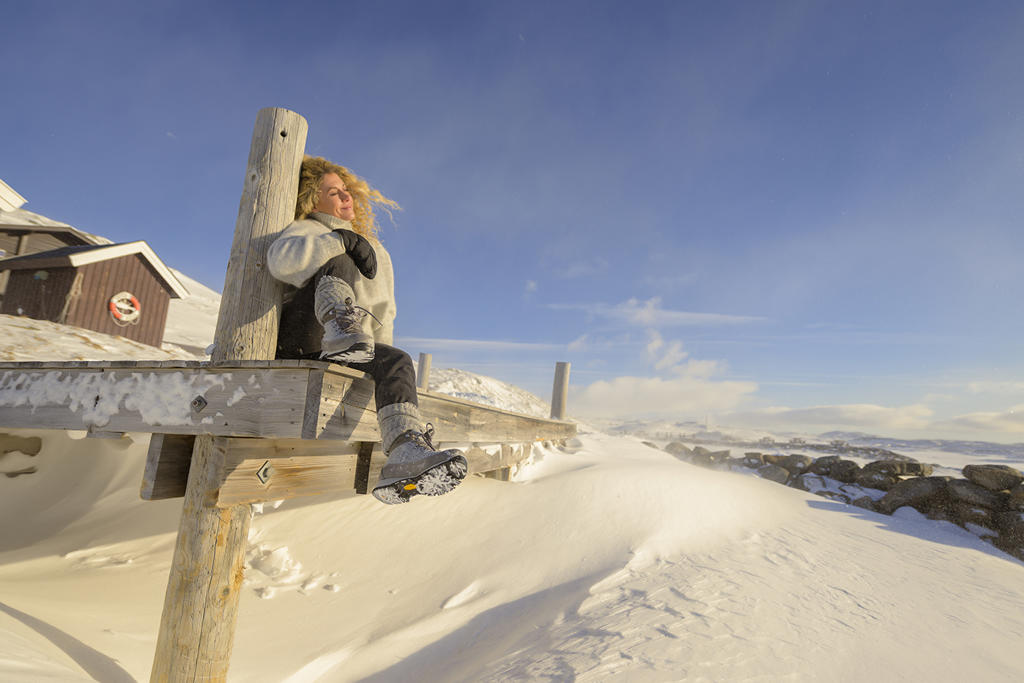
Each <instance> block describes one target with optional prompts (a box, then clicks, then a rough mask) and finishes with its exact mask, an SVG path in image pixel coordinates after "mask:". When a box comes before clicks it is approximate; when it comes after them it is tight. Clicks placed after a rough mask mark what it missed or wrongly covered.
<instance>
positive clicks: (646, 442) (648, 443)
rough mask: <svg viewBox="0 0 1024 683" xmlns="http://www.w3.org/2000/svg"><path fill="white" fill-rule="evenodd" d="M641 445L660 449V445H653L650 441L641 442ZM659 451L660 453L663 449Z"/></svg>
mask: <svg viewBox="0 0 1024 683" xmlns="http://www.w3.org/2000/svg"><path fill="white" fill-rule="evenodd" d="M640 443H642V444H643V445H645V446H648V447H650V448H658V444H656V443H652V442H650V441H641V442H640ZM658 450H659V451H660V450H661V449H660V448H658Z"/></svg>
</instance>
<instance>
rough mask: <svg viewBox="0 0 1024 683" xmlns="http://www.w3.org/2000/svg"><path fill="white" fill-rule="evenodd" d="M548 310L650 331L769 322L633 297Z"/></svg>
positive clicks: (550, 305)
mask: <svg viewBox="0 0 1024 683" xmlns="http://www.w3.org/2000/svg"><path fill="white" fill-rule="evenodd" d="M548 307H549V308H552V309H555V310H563V311H584V312H586V313H587V314H588V315H592V316H594V317H597V318H605V319H607V320H611V321H614V322H616V323H618V324H622V325H629V326H637V325H639V326H642V327H649V328H663V327H679V326H712V325H745V324H749V323H755V322H763V321H765V320H766V318H763V317H759V316H747V315H730V314H725V313H692V312H689V311H672V310H669V309H665V308H662V307H661V297H653V298H651V299H647V300H646V301H641V300H640V299H636V298H632V299H628V300H626V301H624V302H622V303H619V304H548Z"/></svg>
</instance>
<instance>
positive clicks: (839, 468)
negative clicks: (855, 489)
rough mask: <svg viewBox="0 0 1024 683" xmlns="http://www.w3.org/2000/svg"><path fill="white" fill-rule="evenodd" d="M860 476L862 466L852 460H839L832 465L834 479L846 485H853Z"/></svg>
mask: <svg viewBox="0 0 1024 683" xmlns="http://www.w3.org/2000/svg"><path fill="white" fill-rule="evenodd" d="M859 474H860V465H858V464H857V463H855V462H854V461H852V460H839V461H838V462H836V463H835V464H834V465H832V478H833V479H838V480H839V481H841V482H843V483H844V484H853V483H854V482H856V481H857V476H858V475H859Z"/></svg>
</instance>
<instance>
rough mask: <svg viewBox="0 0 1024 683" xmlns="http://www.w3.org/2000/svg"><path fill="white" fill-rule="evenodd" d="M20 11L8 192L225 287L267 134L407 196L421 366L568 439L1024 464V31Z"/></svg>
mask: <svg viewBox="0 0 1024 683" xmlns="http://www.w3.org/2000/svg"><path fill="white" fill-rule="evenodd" d="M299 7H300V5H295V6H285V5H282V4H280V3H261V2H246V3H212V5H211V6H207V5H206V4H199V3H188V2H174V3H160V2H152V3H123V4H118V3H71V2H31V3H18V4H14V3H10V4H9V6H8V7H6V8H5V10H4V15H5V18H4V22H5V27H4V39H3V41H0V63H2V64H3V66H4V69H3V71H4V77H3V78H4V97H3V105H2V106H0V124H2V126H3V130H4V131H5V135H4V140H5V143H4V146H3V153H2V155H0V177H2V178H3V179H4V180H5V181H7V182H8V183H9V184H10V185H11V186H12V187H13V188H14V189H16V190H17V191H19V192H20V193H21V194H22V195H24V196H25V197H26V198H27V199H28V200H29V203H28V204H26V205H25V207H24V208H26V209H29V210H32V211H36V212H38V213H42V214H44V215H47V216H49V217H51V218H55V219H58V220H63V221H66V222H69V223H71V224H73V225H75V226H76V227H79V228H81V229H83V230H87V231H90V232H95V233H99V234H102V235H104V236H106V237H109V238H110V239H113V240H115V241H130V240H135V239H145V240H146V241H147V242H149V244H150V245H152V246H153V248H154V249H155V250H156V252H157V253H158V254H159V255H160V257H161V258H162V259H163V260H164V261H165V262H166V263H168V264H169V265H171V266H173V267H175V268H178V269H180V270H182V271H184V272H186V273H188V274H189V275H190V276H192V277H194V278H196V279H198V280H200V281H202V282H204V283H206V284H208V285H210V286H212V287H213V288H215V289H218V290H219V289H221V287H222V284H223V277H224V276H223V273H224V270H225V266H226V260H227V255H228V251H229V248H230V243H231V236H232V232H233V229H234V224H235V218H236V215H237V210H238V200H239V197H240V194H241V188H242V176H243V172H244V169H245V162H246V158H247V155H248V148H249V143H250V137H251V134H252V126H253V123H254V121H255V118H256V114H257V112H258V110H259V109H260V108H262V107H267V106H280V107H286V108H288V109H292V110H294V111H297V112H299V113H300V114H302V115H303V116H305V117H306V119H307V120H308V122H309V127H310V132H309V140H308V143H307V152H308V153H312V154H318V155H322V156H327V157H329V158H331V159H333V160H335V161H338V162H339V163H342V164H345V165H347V166H349V167H351V168H352V169H354V170H355V171H357V172H358V173H360V174H361V175H363V176H364V177H366V178H367V179H369V180H370V181H371V183H373V184H374V185H375V186H377V187H378V188H379V189H381V190H382V191H384V192H385V194H387V195H388V196H390V197H392V198H394V199H395V200H397V201H398V202H399V203H400V204H401V205H402V206H403V209H404V210H403V211H402V212H401V213H398V214H396V224H395V225H391V224H389V223H387V222H386V221H385V227H384V230H383V233H382V238H383V240H384V242H385V244H386V245H387V246H388V248H389V250H390V251H391V253H392V257H393V259H394V261H395V264H396V271H397V297H398V310H399V317H398V321H397V325H396V332H397V335H398V336H397V340H396V341H397V343H398V344H399V345H401V346H403V347H404V348H406V349H407V350H409V351H410V352H411V353H412V354H413V355H414V356H415V355H416V354H417V353H419V352H420V351H428V352H431V353H433V354H434V365H435V367H439V366H442V367H443V366H458V367H463V368H466V369H469V370H475V371H478V372H483V373H485V374H490V375H492V376H495V377H498V378H501V379H504V380H507V381H511V382H514V383H516V384H519V385H520V386H523V387H525V388H527V389H530V390H532V391H535V392H536V393H538V394H539V395H541V396H543V397H545V398H547V397H548V396H549V393H550V388H549V387H550V381H551V375H552V373H553V369H554V363H555V361H560V360H568V361H570V362H572V364H573V369H572V373H573V374H572V378H573V387H572V395H571V397H570V411H573V409H575V410H576V411H578V413H579V414H586V413H590V414H601V413H604V414H617V415H634V414H635V415H653V414H661V415H664V416H669V417H678V418H680V419H688V418H696V419H700V420H704V419H705V418H708V419H710V420H713V421H715V422H716V423H720V424H735V425H747V426H752V427H763V428H773V429H802V430H808V431H815V432H820V431H825V430H827V429H834V428H839V429H855V430H860V431H868V432H875V433H887V434H892V435H906V436H928V435H930V436H943V437H948V436H958V437H970V438H982V439H988V440H997V441H1024V372H1022V371H1024V362H1022V360H1021V353H1020V346H1021V344H1020V340H1021V338H1022V333H1024V323H1022V320H1021V314H1020V313H1021V311H1020V309H1021V306H1020V300H1021V294H1022V292H1024V276H1022V269H1021V267H1020V265H1019V261H1020V258H1021V255H1022V254H1024V225H1022V223H1024V220H1022V216H1024V190H1022V189H1021V188H1024V5H1022V4H1020V3H1016V2H971V3H966V2H941V1H934V2H892V1H889V2H716V3H711V2H635V3H628V4H627V3H620V2H616V3H612V2H596V1H595V2H561V3H554V2H553V3H546V2H543V3H542V2H520V3H498V2H486V1H480V2H458V3H455V2H437V3H422V2H375V3H366V4H364V5H362V6H353V5H352V4H351V3H334V2H315V1H313V2H306V3H302V4H301V11H300V10H299V9H298V8H299Z"/></svg>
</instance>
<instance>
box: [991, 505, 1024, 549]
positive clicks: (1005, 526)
mask: <svg viewBox="0 0 1024 683" xmlns="http://www.w3.org/2000/svg"><path fill="white" fill-rule="evenodd" d="M994 518H995V523H996V528H997V529H999V536H1000V537H1001V538H1002V539H1003V540H1004V541H1006V542H1008V543H1012V544H1014V545H1021V546H1024V512H997V513H995V515H994Z"/></svg>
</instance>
